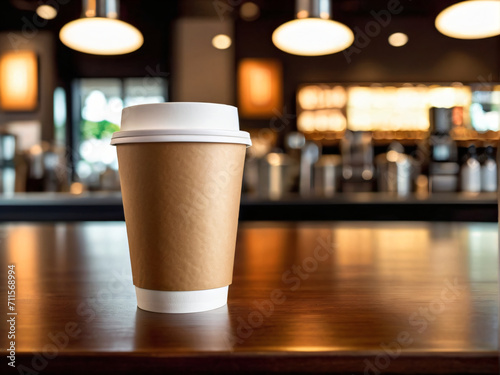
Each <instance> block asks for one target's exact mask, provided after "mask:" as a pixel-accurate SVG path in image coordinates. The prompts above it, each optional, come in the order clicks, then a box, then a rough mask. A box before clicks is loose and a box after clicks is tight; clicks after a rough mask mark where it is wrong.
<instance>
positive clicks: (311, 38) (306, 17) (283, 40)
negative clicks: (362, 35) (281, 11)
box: [273, 0, 354, 56]
mask: <svg viewBox="0 0 500 375" xmlns="http://www.w3.org/2000/svg"><path fill="white" fill-rule="evenodd" d="M296 17H297V19H295V20H293V21H289V22H286V23H284V24H283V25H281V26H279V27H278V28H277V29H276V30H274V33H273V43H274V45H275V46H276V47H278V48H279V49H281V50H283V51H285V52H288V53H291V54H294V55H302V56H320V55H328V54H331V53H335V52H340V51H342V50H344V49H346V48H347V47H349V46H350V45H351V44H352V42H353V41H354V34H353V33H352V31H351V29H349V28H348V27H347V26H346V25H344V24H342V23H340V22H336V21H332V20H331V6H330V0H297V1H296Z"/></svg>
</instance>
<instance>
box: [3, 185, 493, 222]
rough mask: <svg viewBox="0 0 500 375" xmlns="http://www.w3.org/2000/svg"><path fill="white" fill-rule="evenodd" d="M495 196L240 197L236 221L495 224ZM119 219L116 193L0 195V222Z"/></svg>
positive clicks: (458, 194) (459, 194) (365, 195)
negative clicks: (466, 222)
mask: <svg viewBox="0 0 500 375" xmlns="http://www.w3.org/2000/svg"><path fill="white" fill-rule="evenodd" d="M497 202H498V201H497V194H496V193H478V194H466V193H446V194H444V193H440V194H432V195H428V196H417V195H411V196H407V197H398V196H396V195H393V194H387V193H339V194H337V195H335V196H334V197H332V198H328V199H319V198H301V197H299V196H298V195H289V196H287V197H284V198H283V199H280V200H268V199H262V198H259V197H256V196H252V195H247V194H244V195H243V197H242V200H241V208H240V220H241V221H255V220H257V221H267V220H285V221H300V220H306V221H330V220H381V221H387V220H403V221H417V220H418V221H477V222H496V221H497V220H498V203H497ZM115 220H124V215H123V206H122V199H121V194H120V193H119V192H112V193H105V192H93V193H85V194H82V195H72V194H68V193H23V194H15V195H12V196H0V221H3V222H6V221H115Z"/></svg>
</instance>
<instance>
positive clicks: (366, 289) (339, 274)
mask: <svg viewBox="0 0 500 375" xmlns="http://www.w3.org/2000/svg"><path fill="white" fill-rule="evenodd" d="M497 233H498V228H497V225H496V224H489V223H484V224H475V223H427V222H401V223H395V222H383V223H376V222H350V223H339V222H322V223H294V224H290V223H289V224H285V223H259V224H256V223H244V224H241V225H240V231H239V235H238V243H237V254H236V260H235V271H234V280H233V285H232V286H231V288H230V294H229V303H228V306H227V307H225V308H221V309H217V310H213V311H210V312H205V313H197V314H179V315H175V314H173V315H168V314H155V313H148V312H145V311H142V310H139V309H137V307H136V304H135V295H134V288H133V286H132V283H131V273H130V264H129V258H128V246H127V239H126V231H125V224H124V223H114V222H105V223H72V224H67V223H60V224H48V223H47V224H26V223H24V224H23V223H19V224H10V225H9V224H3V225H1V226H0V265H1V267H0V270H1V275H2V276H1V280H2V282H1V285H0V291H1V293H0V296H1V300H2V302H1V305H2V306H3V308H2V314H3V318H2V323H1V324H0V337H1V339H0V343H1V344H2V350H3V355H2V356H1V358H2V359H1V360H0V369H1V370H0V373H2V374H4V373H16V374H17V373H24V374H39V373H43V374H111V373H113V374H115V373H116V374H177V373H183V374H184V373H196V374H203V373H218V374H234V373H244V374H255V373H275V372H280V373H293V374H300V373H324V374H327V373H328V374H363V373H364V374H379V373H384V374H385V373H387V374H402V373H404V374H458V373H460V374H498V373H499V365H498V283H497V281H498V251H497V243H498V236H497ZM9 264H15V272H16V273H15V276H16V300H15V312H16V313H17V315H15V321H16V325H15V334H16V337H15V351H16V356H15V364H16V366H17V369H12V368H11V367H9V366H8V362H9V359H8V358H6V355H5V353H6V352H8V351H6V350H5V349H6V348H8V347H9V346H8V345H9V340H7V334H8V329H10V328H9V327H10V325H9V323H8V322H7V319H9V318H11V317H12V316H11V315H7V313H8V310H7V309H6V307H7V273H8V268H7V267H8V265H9ZM16 370H17V371H16Z"/></svg>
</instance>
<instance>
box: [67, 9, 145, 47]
mask: <svg viewBox="0 0 500 375" xmlns="http://www.w3.org/2000/svg"><path fill="white" fill-rule="evenodd" d="M118 5H119V3H118V0H83V12H82V13H83V15H82V18H79V19H77V20H74V21H71V22H69V23H67V24H66V25H64V27H63V28H62V29H61V31H60V32H59V38H60V39H61V41H62V42H63V43H64V44H65V45H67V46H68V47H69V48H72V49H74V50H77V51H80V52H85V53H90V54H94V55H121V54H125V53H130V52H133V51H135V50H137V49H138V48H140V47H141V46H142V43H143V42H144V38H143V36H142V34H141V32H140V31H139V30H137V29H136V28H135V27H134V26H132V25H130V24H129V23H126V22H123V21H120V20H119V19H118V14H119V6H118Z"/></svg>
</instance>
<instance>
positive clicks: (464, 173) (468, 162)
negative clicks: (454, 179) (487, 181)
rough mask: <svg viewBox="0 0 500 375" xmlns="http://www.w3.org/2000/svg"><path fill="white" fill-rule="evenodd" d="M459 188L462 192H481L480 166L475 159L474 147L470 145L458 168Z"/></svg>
mask: <svg viewBox="0 0 500 375" xmlns="http://www.w3.org/2000/svg"><path fill="white" fill-rule="evenodd" d="M460 178H461V179H460V182H461V184H460V186H461V190H462V191H464V192H470V193H477V192H480V191H481V164H480V163H479V160H478V158H477V153H476V146H474V145H470V146H469V149H468V150H467V156H466V159H465V161H464V163H463V164H462V167H461V168H460Z"/></svg>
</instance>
